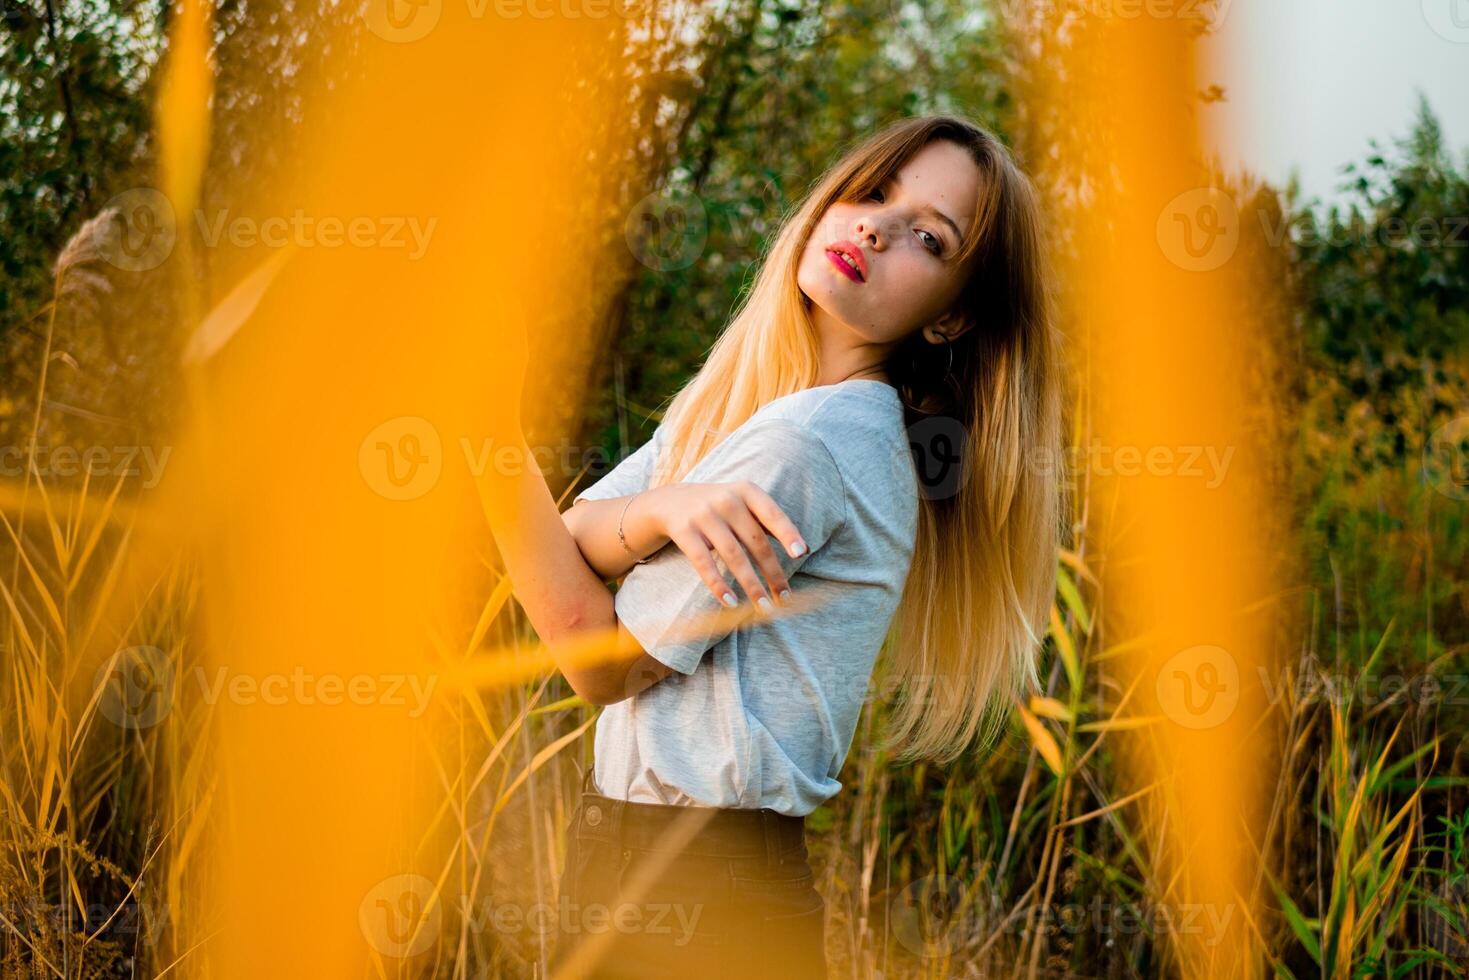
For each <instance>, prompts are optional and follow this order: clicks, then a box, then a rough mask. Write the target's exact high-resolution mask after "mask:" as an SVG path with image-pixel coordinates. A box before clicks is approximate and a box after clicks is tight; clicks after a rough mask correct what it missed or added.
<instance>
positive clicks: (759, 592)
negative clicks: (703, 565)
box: [700, 517, 770, 603]
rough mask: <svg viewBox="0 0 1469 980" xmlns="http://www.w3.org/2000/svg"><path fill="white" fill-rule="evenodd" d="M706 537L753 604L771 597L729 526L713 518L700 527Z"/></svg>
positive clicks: (717, 518) (743, 547) (719, 519)
mask: <svg viewBox="0 0 1469 980" xmlns="http://www.w3.org/2000/svg"><path fill="white" fill-rule="evenodd" d="M700 530H701V531H703V532H704V537H706V538H708V539H709V543H710V544H711V545H713V546H714V550H715V551H717V552H719V556H720V557H721V558H723V559H724V564H725V566H726V567H728V568H729V571H730V574H731V575H733V576H734V578H735V581H736V582H738V583H740V588H742V589H744V590H745V595H747V596H749V597H750V601H751V602H755V603H758V602H759V601H760V600H761V599H769V598H770V596H769V594H768V593H767V591H766V589H765V585H764V583H763V582H761V581H760V577H759V576H758V575H756V574H755V566H754V565H752V564H750V558H749V556H748V555H746V554H745V546H744V545H742V544H740V541H739V539H738V538H736V537H735V535H734V532H733V531H731V530H730V528H729V525H728V524H726V523H725V522H724V520H723V519H721V518H719V517H712V518H710V520H709V523H707V524H705V525H704V526H702V527H700Z"/></svg>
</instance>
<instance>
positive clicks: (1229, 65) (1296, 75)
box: [1204, 0, 1469, 202]
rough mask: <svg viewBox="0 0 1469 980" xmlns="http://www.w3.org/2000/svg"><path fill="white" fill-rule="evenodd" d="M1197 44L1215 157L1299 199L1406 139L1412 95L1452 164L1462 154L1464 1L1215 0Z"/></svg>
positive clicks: (1467, 15) (1467, 104)
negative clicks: (1213, 97)
mask: <svg viewBox="0 0 1469 980" xmlns="http://www.w3.org/2000/svg"><path fill="white" fill-rule="evenodd" d="M1219 9H1220V10H1221V12H1222V20H1221V22H1220V24H1219V28H1218V31H1217V32H1216V34H1215V36H1214V37H1212V38H1210V39H1208V40H1207V41H1206V42H1205V45H1204V54H1205V63H1206V67H1205V72H1204V81H1205V82H1208V81H1214V82H1216V83H1217V84H1219V85H1220V86H1221V87H1223V88H1224V89H1225V93H1226V101H1224V102H1222V103H1216V104H1214V105H1211V106H1208V107H1206V108H1205V110H1204V112H1205V115H1204V119H1205V125H1206V132H1208V134H1209V136H1208V142H1209V143H1210V145H1212V146H1214V147H1216V149H1217V150H1218V152H1220V154H1221V156H1222V158H1223V159H1224V160H1225V161H1226V162H1231V161H1232V162H1234V163H1237V164H1243V165H1245V166H1247V167H1248V168H1249V169H1250V170H1252V171H1253V172H1255V173H1256V174H1258V175H1259V176H1261V177H1263V178H1265V179H1267V180H1269V181H1270V182H1271V183H1274V184H1277V185H1280V186H1283V185H1284V184H1285V182H1286V180H1287V179H1288V177H1289V176H1290V173H1291V171H1292V169H1293V168H1294V169H1295V170H1296V171H1298V173H1299V175H1300V180H1301V189H1302V194H1303V196H1304V197H1305V198H1311V197H1317V198H1320V199H1322V200H1323V201H1328V202H1329V201H1331V200H1336V199H1339V198H1340V194H1339V193H1338V192H1337V191H1336V187H1337V185H1338V184H1340V183H1341V181H1342V180H1343V178H1342V176H1341V174H1340V170H1341V168H1342V166H1343V165H1345V164H1347V163H1349V162H1353V161H1357V162H1360V161H1361V160H1363V159H1364V158H1365V157H1366V156H1368V154H1369V153H1370V147H1369V145H1368V140H1369V139H1372V138H1376V139H1378V140H1379V142H1381V143H1382V144H1383V145H1384V146H1390V145H1391V141H1392V139H1393V138H1394V137H1400V136H1404V135H1406V134H1407V132H1408V129H1409V127H1410V125H1411V124H1412V120H1413V116H1414V113H1415V110H1416V107H1417V101H1418V95H1417V93H1418V91H1422V92H1423V94H1424V95H1426V96H1427V98H1428V103H1429V106H1430V107H1431V108H1432V109H1433V111H1434V113H1435V114H1436V115H1437V116H1438V118H1439V122H1440V123H1441V124H1442V126H1443V131H1444V136H1445V140H1446V142H1447V144H1448V146H1449V148H1450V150H1451V151H1452V152H1453V154H1454V159H1455V160H1456V161H1457V162H1458V163H1459V164H1460V166H1461V167H1462V166H1463V164H1464V159H1465V155H1466V152H1469V0H1220V3H1219Z"/></svg>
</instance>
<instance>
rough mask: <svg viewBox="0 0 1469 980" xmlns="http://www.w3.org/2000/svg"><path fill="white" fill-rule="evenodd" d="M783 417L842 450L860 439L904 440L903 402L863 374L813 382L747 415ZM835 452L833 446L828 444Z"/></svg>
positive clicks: (850, 447) (754, 417)
mask: <svg viewBox="0 0 1469 980" xmlns="http://www.w3.org/2000/svg"><path fill="white" fill-rule="evenodd" d="M757 418H758V419H776V418H781V419H787V420H789V421H790V422H793V423H795V424H796V425H797V426H799V427H800V428H802V429H805V430H807V431H809V432H811V433H813V434H815V435H817V436H820V437H821V439H822V441H824V442H828V443H830V442H832V441H835V442H838V443H840V444H841V445H842V448H843V449H844V450H850V449H852V448H855V447H854V446H853V445H852V444H853V443H854V442H860V441H861V440H863V439H867V440H877V441H879V442H881V443H883V444H884V445H886V444H890V443H893V442H902V443H904V444H906V438H905V430H904V415H903V403H902V400H901V398H900V397H899V395H898V391H897V389H896V388H894V387H892V386H891V385H888V384H883V383H882V382H879V381H870V380H867V379H865V378H860V379H853V380H850V381H843V382H840V383H838V384H834V385H817V386H813V387H810V388H803V389H801V390H800V391H793V392H791V393H790V394H788V395H782V396H781V397H780V398H776V399H774V400H772V401H770V402H767V403H766V404H765V405H763V406H761V408H760V410H759V411H758V412H756V413H755V415H754V416H751V421H754V420H755V419H757ZM830 448H831V449H832V450H833V455H835V450H836V449H837V448H838V447H837V446H831V447H830Z"/></svg>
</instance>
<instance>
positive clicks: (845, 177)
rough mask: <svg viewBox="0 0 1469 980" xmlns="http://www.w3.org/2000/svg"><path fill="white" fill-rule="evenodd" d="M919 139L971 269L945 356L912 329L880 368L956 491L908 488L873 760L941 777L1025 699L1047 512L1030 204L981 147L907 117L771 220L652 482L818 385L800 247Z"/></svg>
mask: <svg viewBox="0 0 1469 980" xmlns="http://www.w3.org/2000/svg"><path fill="white" fill-rule="evenodd" d="M935 140H948V141H951V142H953V143H955V144H957V145H959V146H960V147H963V148H964V149H966V150H967V151H968V152H969V154H970V155H971V157H972V158H973V159H974V161H975V163H976V164H977V165H978V167H979V170H980V175H981V180H980V185H979V199H978V201H977V202H976V208H975V215H976V219H975V226H974V232H975V233H974V234H970V235H969V236H967V238H966V241H965V243H964V245H963V247H962V249H961V250H960V251H959V252H957V253H955V254H954V255H953V256H951V258H950V261H953V262H958V263H963V262H965V261H966V260H967V259H969V257H970V256H971V255H972V256H973V257H974V260H975V261H974V264H973V266H972V267H971V273H970V275H969V277H968V279H967V280H966V284H965V286H964V288H963V290H962V292H961V294H960V296H959V298H958V300H957V301H956V305H955V307H954V312H955V313H956V314H957V315H958V316H959V317H961V318H963V319H962V321H961V322H964V323H967V324H968V325H969V328H968V329H966V330H964V332H963V333H962V334H961V335H960V336H959V337H958V338H957V339H956V340H954V341H952V342H950V343H948V344H945V345H938V344H930V343H928V342H926V341H924V340H923V339H922V337H921V331H916V330H915V331H914V332H913V334H912V335H911V336H909V337H908V338H906V339H905V340H904V341H903V342H902V343H901V344H900V345H899V346H898V347H897V348H896V349H895V350H894V351H893V352H892V354H891V356H890V357H889V359H888V361H887V363H886V364H885V368H886V370H887V373H888V377H889V378H890V379H891V380H892V381H893V382H894V384H895V386H896V387H897V389H898V391H899V394H900V395H901V397H902V401H903V404H904V414H905V421H906V423H907V425H908V428H909V433H910V451H912V449H913V448H914V444H913V440H912V438H911V436H912V435H913V434H914V432H915V429H914V426H915V425H917V424H918V423H920V422H922V421H923V420H925V419H930V418H944V419H947V420H951V421H948V422H945V423H942V425H941V428H943V429H944V430H945V431H960V432H962V433H963V438H962V445H961V446H960V447H958V450H959V451H958V452H957V454H956V459H957V462H956V464H955V465H956V466H957V467H959V469H958V470H957V471H952V472H951V473H950V474H949V475H948V476H947V477H946V479H945V486H947V487H952V486H954V485H957V486H958V489H957V491H952V492H945V493H942V494H940V493H932V492H926V490H925V488H924V487H923V485H922V483H921V482H920V486H919V498H920V499H919V508H918V533H917V539H916V541H915V544H914V554H913V560H912V564H911V566H910V570H909V574H908V578H907V582H906V584H905V587H904V591H903V595H902V597H901V599H900V602H899V606H898V609H897V611H896V613H895V614H894V617H893V621H892V624H891V627H890V629H889V632H888V634H887V636H886V637H884V649H886V650H888V651H890V652H891V654H892V664H891V667H892V671H893V673H892V676H891V678H890V680H892V681H895V682H896V683H894V684H892V685H891V687H890V688H889V689H891V690H893V691H894V692H895V698H894V701H893V704H892V709H891V711H890V714H889V718H888V725H887V727H888V738H887V741H886V744H885V745H884V746H883V747H884V748H885V749H889V750H893V749H896V750H897V752H898V757H899V758H900V759H903V760H911V759H914V758H932V759H936V760H938V761H941V762H947V761H951V760H952V759H953V758H955V757H956V756H958V755H959V754H960V753H961V752H963V751H964V750H965V748H967V747H968V746H969V745H970V744H971V742H972V741H973V740H974V738H975V737H976V735H979V736H980V737H981V739H982V741H983V742H984V743H986V744H987V743H988V742H989V741H990V740H991V739H992V738H993V736H994V735H995V734H997V733H998V731H999V730H1000V728H1001V727H1002V726H1003V723H1004V721H1005V718H1006V717H1007V715H1008V711H1009V708H1010V706H1011V704H1012V703H1013V702H1014V700H1015V699H1016V698H1018V697H1020V696H1022V695H1023V694H1024V693H1025V691H1026V690H1027V689H1034V688H1035V687H1036V686H1038V677H1037V668H1036V662H1037V659H1038V657H1039V652H1040V644H1041V641H1042V639H1043V637H1044V634H1045V628H1046V625H1047V622H1048V617H1049V612H1050V608H1051V602H1052V600H1053V597H1054V594H1055V581H1056V561H1057V556H1058V547H1059V545H1060V535H1061V527H1060V519H1061V517H1060V515H1061V514H1063V513H1064V507H1063V501H1062V499H1061V495H1062V493H1063V490H1062V487H1063V486H1064V479H1063V478H1062V474H1061V473H1060V467H1061V465H1062V420H1061V395H1060V378H1059V374H1060V367H1059V345H1058V343H1057V341H1056V338H1055V336H1054V327H1053V323H1052V315H1051V311H1050V300H1049V296H1048V289H1047V285H1048V280H1049V277H1048V275H1047V273H1046V270H1045V262H1044V250H1043V245H1042V240H1041V216H1040V210H1039V204H1038V200H1037V196H1036V193H1035V190H1034V188H1033V186H1032V185H1031V182H1030V180H1029V179H1028V178H1027V177H1026V176H1025V174H1024V173H1022V172H1021V170H1020V169H1019V168H1018V167H1017V166H1016V165H1015V163H1014V161H1013V160H1012V158H1011V156H1010V153H1009V152H1008V150H1006V148H1005V146H1004V145H1003V144H1002V143H1001V142H1000V141H999V140H998V139H997V138H995V137H994V136H993V135H992V134H991V133H989V132H988V131H987V130H985V129H984V128H983V127H981V126H978V125H976V124H974V123H972V122H970V121H968V120H966V119H962V118H959V117H956V116H951V115H931V116H920V117H914V118H907V119H903V120H900V121H898V122H896V123H894V124H892V125H889V126H888V127H886V128H884V129H882V130H881V131H879V132H877V133H875V134H873V135H871V136H869V137H868V138H867V139H865V140H863V141H862V142H860V143H859V144H858V145H857V146H855V147H853V148H852V149H850V150H849V151H848V152H846V153H845V154H843V155H842V157H841V158H840V159H839V160H838V161H837V162H836V163H835V164H834V165H832V166H831V167H830V168H829V169H828V170H827V171H826V173H825V174H823V175H822V176H821V177H820V178H819V179H818V181H817V182H816V184H815V185H814V187H813V188H812V190H811V191H810V193H809V194H807V196H806V198H805V199H804V200H803V201H801V202H799V203H798V204H796V205H795V206H794V207H793V208H792V210H791V211H790V212H789V213H788V214H787V215H786V216H784V218H783V219H782V221H781V226H780V229H779V231H778V232H777V233H776V235H775V236H774V238H773V239H772V240H771V243H770V245H769V247H768V249H767V251H766V255H765V257H764V260H763V262H762V263H761V266H760V269H759V272H758V273H757V275H756V278H755V281H754V283H753V284H752V286H751V288H750V290H749V292H748V293H747V294H746V296H745V298H744V301H743V302H742V303H741V304H740V306H739V308H738V310H737V312H736V313H735V315H734V317H733V319H732V320H731V322H730V324H729V326H728V328H727V329H726V330H725V331H724V332H723V334H721V335H720V337H719V339H718V340H717V341H716V342H715V343H714V345H713V346H712V347H711V348H710V352H709V356H708V358H707V359H706V360H705V362H704V365H703V367H702V368H701V369H700V370H699V372H698V373H697V374H696V375H695V376H694V377H693V378H691V379H690V380H689V381H688V383H687V384H685V385H684V387H683V388H681V389H680V390H679V392H678V393H677V394H676V395H675V396H674V397H673V399H672V400H671V401H670V402H669V405H668V408H667V410H666V411H665V413H664V417H663V426H664V430H665V436H664V440H665V442H664V447H663V452H662V454H661V455H660V458H659V460H658V465H657V469H656V472H655V475H654V477H653V481H652V485H655V486H657V485H661V484H664V483H673V482H677V481H678V480H680V479H681V478H682V477H683V476H684V475H685V474H686V473H687V472H688V471H689V469H691V468H692V467H693V466H694V464H695V463H697V462H698V460H700V459H702V458H703V457H704V455H705V454H706V453H708V452H709V451H710V450H711V449H712V448H713V447H714V446H715V445H717V444H718V443H719V442H720V441H721V440H722V439H723V438H725V437H726V436H728V435H729V434H730V433H731V432H733V431H734V430H735V429H737V428H738V427H739V426H740V425H741V424H742V423H744V422H745V421H746V420H747V419H749V418H750V416H751V415H753V414H754V413H755V412H756V411H757V410H758V409H759V408H760V407H761V406H763V405H765V404H766V403H768V402H770V401H771V400H773V399H775V398H779V397H781V396H783V395H787V394H790V393H792V392H795V391H799V390H802V389H805V388H808V387H811V386H812V385H814V384H815V383H816V382H817V380H818V372H819V362H818V348H817V335H816V329H815V326H814V324H813V323H812V321H811V318H810V315H809V313H808V311H807V307H806V299H805V297H804V295H803V294H802V292H801V290H800V288H799V287H798V285H797V279H796V274H797V268H798V266H799V263H800V260H801V255H802V252H803V251H804V249H805V246H806V242H807V239H808V238H809V236H810V235H811V233H812V230H813V229H814V228H815V227H816V225H817V223H818V222H819V221H820V220H821V218H822V216H823V215H824V214H825V213H826V210H827V208H828V207H829V206H830V205H831V204H832V203H833V202H836V201H860V200H862V199H863V198H865V197H866V195H867V194H868V193H870V192H871V191H872V190H873V189H874V188H876V187H878V186H880V185H881V184H882V183H883V181H885V180H886V179H887V178H888V177H889V176H891V175H892V174H893V173H894V172H895V171H897V170H898V169H899V168H900V167H902V165H903V164H904V163H905V162H906V161H907V160H908V159H909V158H910V157H912V156H913V155H914V154H915V153H917V152H918V151H919V150H921V149H922V148H923V147H925V146H926V145H928V144H929V143H931V142H933V141H935ZM950 349H951V350H952V354H951V353H950ZM951 357H952V361H951ZM954 423H957V425H956V424H954ZM917 431H922V430H917ZM922 462H923V459H922V458H921V457H920V458H919V459H918V460H916V465H920V473H921V472H922V469H921V464H922Z"/></svg>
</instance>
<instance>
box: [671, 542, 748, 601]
mask: <svg viewBox="0 0 1469 980" xmlns="http://www.w3.org/2000/svg"><path fill="white" fill-rule="evenodd" d="M669 540H671V541H672V542H673V543H674V544H675V545H677V546H678V550H679V551H682V552H683V553H684V555H685V556H686V557H687V558H688V560H689V564H690V565H693V566H694V571H695V572H697V573H698V575H699V578H700V580H701V581H703V583H704V585H705V586H706V587H708V589H709V591H710V593H711V594H713V596H714V598H715V599H717V600H718V601H719V604H720V605H723V606H737V605H739V601H740V600H739V598H738V597H737V596H736V595H735V594H734V592H733V591H731V589H730V587H729V583H728V582H726V581H725V579H724V575H723V574H721V573H720V571H719V566H718V565H716V564H714V555H713V553H712V552H711V551H710V550H709V547H710V546H709V542H708V541H706V540H705V539H704V536H703V535H702V534H700V533H699V532H698V531H688V532H678V533H676V534H674V535H673V536H672V537H670V539H669Z"/></svg>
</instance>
